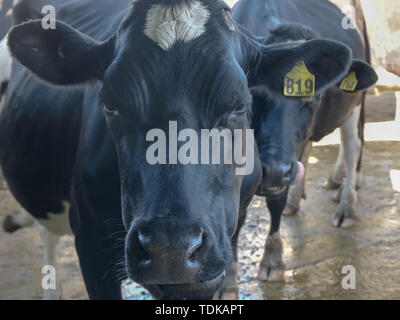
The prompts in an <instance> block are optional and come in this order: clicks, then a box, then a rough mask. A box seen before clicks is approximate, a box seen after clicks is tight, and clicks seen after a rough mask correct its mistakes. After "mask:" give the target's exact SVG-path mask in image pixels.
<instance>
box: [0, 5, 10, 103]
mask: <svg viewBox="0 0 400 320" xmlns="http://www.w3.org/2000/svg"><path fill="white" fill-rule="evenodd" d="M12 2H13V0H0V110H1V106H2V104H3V95H4V93H5V91H6V89H7V86H8V79H9V77H10V73H11V56H10V54H9V52H8V49H7V43H6V35H7V32H8V31H9V30H10V28H11V10H12Z"/></svg>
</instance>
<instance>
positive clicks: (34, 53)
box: [8, 20, 114, 85]
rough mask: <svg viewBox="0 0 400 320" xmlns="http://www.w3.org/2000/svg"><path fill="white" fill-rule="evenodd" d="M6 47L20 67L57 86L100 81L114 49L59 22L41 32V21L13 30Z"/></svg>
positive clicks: (22, 25)
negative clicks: (22, 66) (53, 27)
mask: <svg viewBox="0 0 400 320" xmlns="http://www.w3.org/2000/svg"><path fill="white" fill-rule="evenodd" d="M8 47H9V49H10V52H11V55H12V56H13V57H15V58H16V59H17V60H18V61H19V62H20V63H21V64H22V65H24V66H25V67H27V68H28V69H29V70H31V71H32V72H33V73H34V74H36V75H37V76H39V77H40V78H41V79H43V80H44V81H47V82H50V83H53V84H57V85H70V84H78V83H82V82H85V81H89V80H94V79H98V80H102V78H103V76H104V72H105V70H106V69H107V67H108V65H109V64H110V62H111V59H112V55H113V48H114V46H113V42H112V41H111V40H109V41H106V42H99V41H96V40H94V39H92V38H90V37H88V36H86V35H84V34H82V33H81V32H79V31H78V30H76V29H74V28H72V27H70V26H68V25H67V24H65V23H62V22H57V24H56V29H43V27H42V21H41V20H33V21H30V22H27V23H23V24H20V25H17V26H15V27H14V28H12V29H11V31H10V33H9V35H8Z"/></svg>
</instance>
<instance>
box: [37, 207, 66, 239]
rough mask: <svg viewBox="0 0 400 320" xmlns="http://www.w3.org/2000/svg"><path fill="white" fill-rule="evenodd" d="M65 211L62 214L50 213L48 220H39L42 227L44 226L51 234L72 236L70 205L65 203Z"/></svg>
mask: <svg viewBox="0 0 400 320" xmlns="http://www.w3.org/2000/svg"><path fill="white" fill-rule="evenodd" d="M63 204H64V207H65V210H64V212H62V213H57V214H53V213H48V214H47V216H48V219H37V222H39V223H40V224H41V225H42V226H44V227H45V228H46V229H47V230H48V231H49V232H50V233H52V234H54V235H57V236H63V235H66V234H72V231H71V227H70V224H69V203H68V202H64V203H63Z"/></svg>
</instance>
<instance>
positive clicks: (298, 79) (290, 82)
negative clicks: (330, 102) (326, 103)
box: [283, 61, 315, 97]
mask: <svg viewBox="0 0 400 320" xmlns="http://www.w3.org/2000/svg"><path fill="white" fill-rule="evenodd" d="M284 81H285V83H284V87H283V94H284V95H285V96H286V97H312V96H313V95H314V93H315V76H314V75H313V74H312V73H311V72H309V71H308V70H307V67H306V65H305V63H304V61H299V62H297V63H296V65H295V66H294V67H293V69H292V70H290V72H288V74H287V75H286V76H285V80H284Z"/></svg>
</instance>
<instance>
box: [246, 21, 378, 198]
mask: <svg viewBox="0 0 400 320" xmlns="http://www.w3.org/2000/svg"><path fill="white" fill-rule="evenodd" d="M317 38H319V35H318V34H317V33H315V32H314V31H312V30H311V29H309V28H307V27H305V26H302V25H300V24H295V23H293V24H282V25H279V26H278V27H276V28H274V29H272V30H271V33H270V35H269V36H268V37H267V39H266V40H265V44H267V45H272V44H278V43H282V44H285V45H289V44H290V43H297V42H299V41H300V42H302V41H303V42H304V41H305V42H307V41H310V40H312V39H317ZM325 58H326V57H322V59H321V60H320V61H319V62H318V65H319V66H320V67H321V68H323V67H324V65H325ZM306 65H307V66H309V64H307V63H306ZM354 76H355V78H354ZM354 79H356V80H354ZM338 80H340V81H338V82H331V87H330V88H329V87H328V88H327V87H325V88H324V89H323V90H316V91H315V93H314V94H313V95H310V97H308V98H307V97H283V96H277V95H275V94H270V93H269V92H266V91H260V90H254V91H253V121H252V125H253V127H254V129H255V139H256V143H257V146H258V149H259V155H260V160H261V165H262V169H263V179H262V182H261V184H260V186H259V188H258V190H257V194H258V195H263V196H267V197H268V198H270V199H273V198H279V197H280V196H282V195H283V194H284V192H285V190H286V189H287V188H288V186H289V185H291V184H293V183H297V182H300V181H301V179H302V178H303V175H304V167H303V165H302V164H301V162H299V161H298V160H300V159H301V156H302V151H303V150H304V147H305V144H306V143H307V142H308V140H309V139H310V137H311V135H312V133H313V132H312V130H313V128H314V124H315V125H317V124H316V123H314V120H315V119H316V117H317V115H318V111H319V110H320V106H321V103H322V102H323V101H324V94H325V92H326V90H327V89H330V92H331V93H332V94H333V95H335V91H336V95H335V96H337V95H342V96H343V99H342V100H338V99H337V103H351V101H349V99H350V100H354V101H356V100H358V99H359V98H357V96H356V95H355V94H357V92H359V91H362V90H365V89H366V88H368V87H370V86H371V85H373V84H374V83H375V82H376V80H377V76H376V73H375V71H374V70H373V69H372V68H371V67H370V66H369V65H368V64H367V63H365V62H363V61H361V60H358V59H353V60H352V63H351V66H350V69H349V70H348V71H347V73H346V76H345V77H342V78H340V79H338ZM317 81H318V80H317ZM295 82H296V81H295ZM295 82H294V83H293V82H292V85H293V87H292V89H293V90H294V91H295V90H299V88H298V85H303V89H304V88H305V86H304V84H303V83H295ZM346 86H347V88H346ZM343 91H345V92H346V93H345V94H343ZM331 120H332V122H335V121H336V120H338V121H339V119H331Z"/></svg>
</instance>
